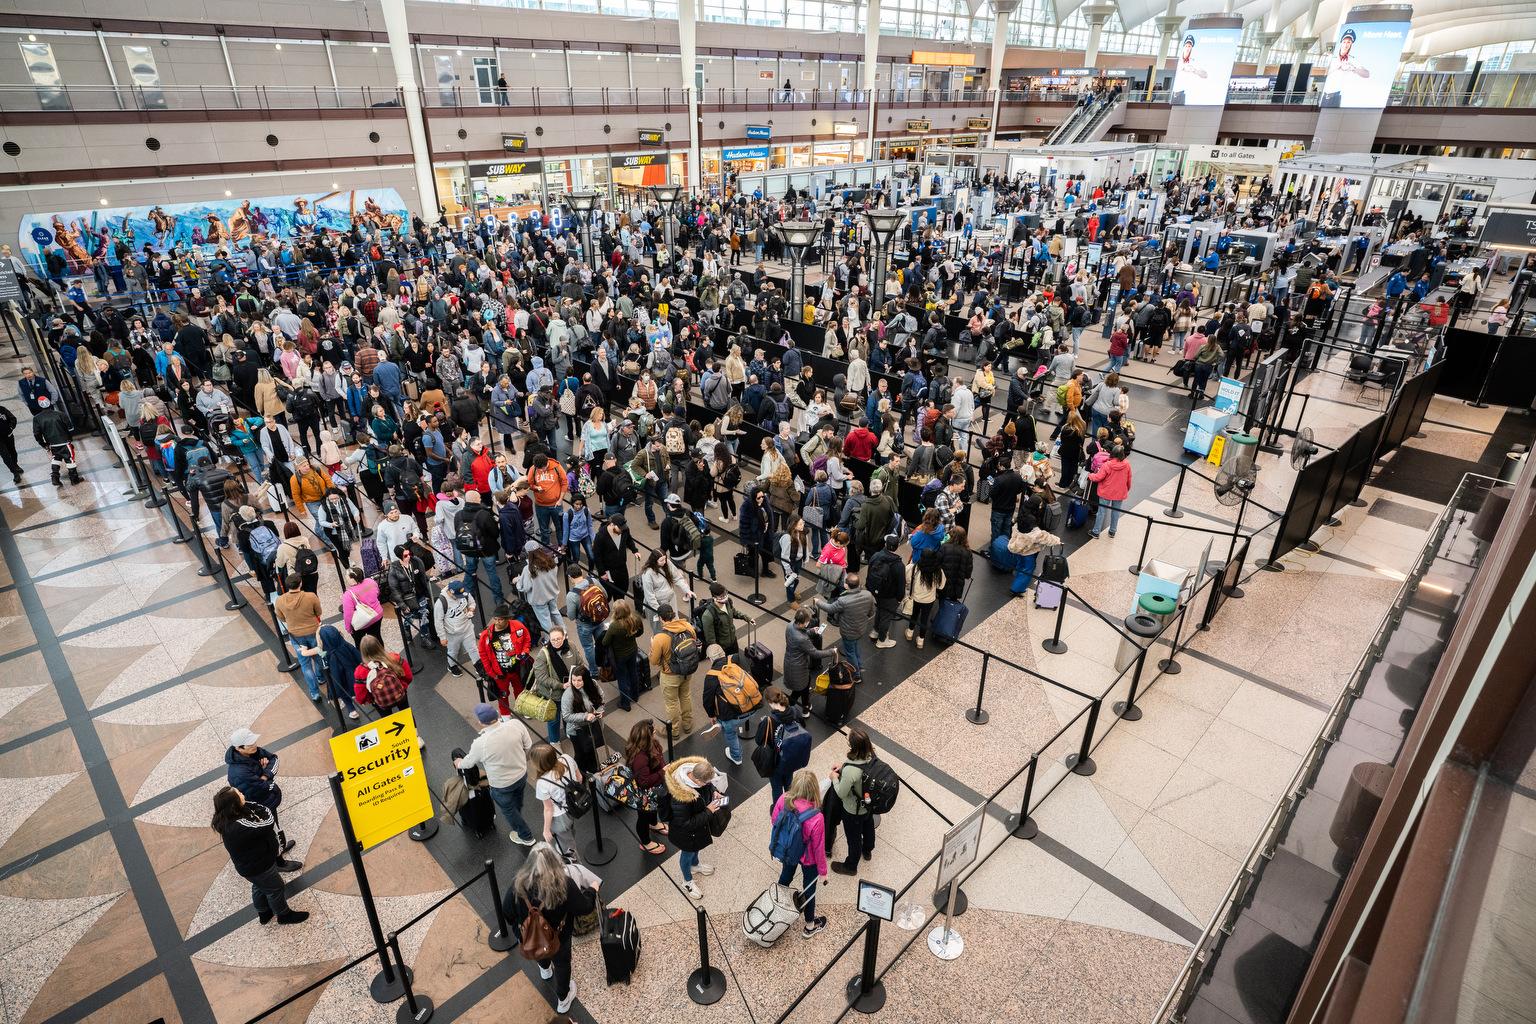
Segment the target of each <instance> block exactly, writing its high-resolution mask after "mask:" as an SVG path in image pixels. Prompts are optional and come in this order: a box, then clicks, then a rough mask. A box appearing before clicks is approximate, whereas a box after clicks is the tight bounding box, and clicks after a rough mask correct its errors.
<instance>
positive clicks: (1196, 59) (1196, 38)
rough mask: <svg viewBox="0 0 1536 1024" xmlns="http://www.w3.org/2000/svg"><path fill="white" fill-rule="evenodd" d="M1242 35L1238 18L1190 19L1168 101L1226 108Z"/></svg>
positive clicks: (1180, 49) (1180, 46) (1240, 22)
mask: <svg viewBox="0 0 1536 1024" xmlns="http://www.w3.org/2000/svg"><path fill="white" fill-rule="evenodd" d="M1242 35H1243V20H1242V19H1241V18H1236V17H1228V16H1213V17H1207V18H1191V19H1190V20H1189V25H1188V27H1187V28H1185V30H1184V37H1183V39H1182V40H1181V41H1180V43H1179V50H1178V53H1177V55H1176V62H1175V65H1174V72H1173V90H1172V93H1171V95H1170V97H1169V102H1171V103H1173V104H1175V105H1179V104H1182V105H1184V106H1191V107H1220V106H1223V105H1225V104H1226V102H1227V83H1228V82H1230V81H1231V80H1232V62H1233V61H1235V60H1236V59H1237V44H1238V41H1239V40H1240V39H1241V38H1242Z"/></svg>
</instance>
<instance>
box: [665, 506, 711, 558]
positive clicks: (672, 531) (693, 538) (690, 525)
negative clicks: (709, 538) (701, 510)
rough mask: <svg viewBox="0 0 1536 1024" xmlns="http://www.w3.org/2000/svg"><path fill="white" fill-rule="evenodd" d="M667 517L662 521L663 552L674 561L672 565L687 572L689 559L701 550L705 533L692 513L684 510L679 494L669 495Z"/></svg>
mask: <svg viewBox="0 0 1536 1024" xmlns="http://www.w3.org/2000/svg"><path fill="white" fill-rule="evenodd" d="M664 504H665V505H666V510H667V511H666V515H665V516H664V517H663V518H662V520H661V550H663V551H665V552H666V553H667V557H669V558H671V559H672V564H673V565H675V566H677V567H678V568H679V569H683V570H684V571H686V570H687V567H688V559H689V558H691V557H692V556H693V555H694V553H695V552H697V551H698V550H699V547H700V545H701V544H702V542H703V539H704V531H703V530H701V529H699V522H698V520H697V519H695V518H693V515H692V513H690V512H689V511H688V510H687V509H685V508H683V499H682V497H681V496H679V495H677V494H669V495H667V500H666V502H665V503H664Z"/></svg>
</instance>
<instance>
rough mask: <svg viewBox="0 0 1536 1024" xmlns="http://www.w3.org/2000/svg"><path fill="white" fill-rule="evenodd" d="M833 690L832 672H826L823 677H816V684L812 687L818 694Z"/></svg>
mask: <svg viewBox="0 0 1536 1024" xmlns="http://www.w3.org/2000/svg"><path fill="white" fill-rule="evenodd" d="M831 688H832V672H831V671H830V670H828V671H826V672H823V673H822V674H821V675H819V676H817V677H816V683H815V685H814V686H813V687H812V689H814V690H815V691H816V692H817V693H818V694H822V693H826V692H827V691H828V690H830V689H831Z"/></svg>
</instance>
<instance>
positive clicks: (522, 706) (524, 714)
mask: <svg viewBox="0 0 1536 1024" xmlns="http://www.w3.org/2000/svg"><path fill="white" fill-rule="evenodd" d="M512 713H513V714H514V715H516V716H517V717H519V718H526V719H528V720H529V721H530V722H553V721H554V720H555V715H556V714H558V713H559V708H557V707H555V702H554V701H552V700H550V699H549V698H548V697H540V696H539V695H538V694H537V693H534V692H533V691H532V690H524V691H523V692H522V693H520V694H518V695H517V700H516V701H515V702H514V703H513V705H512Z"/></svg>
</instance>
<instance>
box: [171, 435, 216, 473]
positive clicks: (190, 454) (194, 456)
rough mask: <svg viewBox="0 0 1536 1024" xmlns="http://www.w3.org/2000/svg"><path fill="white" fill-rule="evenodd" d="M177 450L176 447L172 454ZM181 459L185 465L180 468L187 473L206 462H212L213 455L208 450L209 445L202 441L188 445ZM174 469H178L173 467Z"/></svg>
mask: <svg viewBox="0 0 1536 1024" xmlns="http://www.w3.org/2000/svg"><path fill="white" fill-rule="evenodd" d="M175 450H176V449H175V448H174V447H173V448H172V449H171V451H172V452H175ZM181 458H182V462H183V465H182V466H181V467H180V468H181V469H182V470H184V471H186V470H191V469H194V468H196V467H197V466H200V465H202V464H203V463H204V462H212V461H213V453H212V452H211V451H209V450H208V445H207V443H205V442H204V441H202V440H198V441H197V442H195V443H193V444H189V445H187V446H186V448H185V449H183V450H182V452H181ZM172 468H173V469H174V468H177V467H175V466H174V465H173V466H172Z"/></svg>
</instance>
